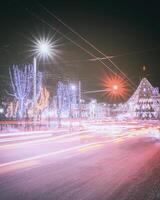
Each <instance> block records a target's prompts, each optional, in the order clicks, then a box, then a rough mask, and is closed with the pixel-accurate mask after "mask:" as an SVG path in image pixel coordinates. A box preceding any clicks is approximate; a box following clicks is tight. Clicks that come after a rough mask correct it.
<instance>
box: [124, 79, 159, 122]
mask: <svg viewBox="0 0 160 200" xmlns="http://www.w3.org/2000/svg"><path fill="white" fill-rule="evenodd" d="M127 105H128V112H131V113H133V114H134V115H135V117H137V118H139V119H157V118H159V117H160V116H159V114H160V94H159V91H158V88H154V87H153V86H152V85H151V83H150V82H149V81H148V80H147V79H146V78H143V79H142V80H141V82H140V84H139V86H138V88H137V90H136V91H135V93H134V94H133V95H132V97H131V98H130V99H129V100H128V102H127Z"/></svg>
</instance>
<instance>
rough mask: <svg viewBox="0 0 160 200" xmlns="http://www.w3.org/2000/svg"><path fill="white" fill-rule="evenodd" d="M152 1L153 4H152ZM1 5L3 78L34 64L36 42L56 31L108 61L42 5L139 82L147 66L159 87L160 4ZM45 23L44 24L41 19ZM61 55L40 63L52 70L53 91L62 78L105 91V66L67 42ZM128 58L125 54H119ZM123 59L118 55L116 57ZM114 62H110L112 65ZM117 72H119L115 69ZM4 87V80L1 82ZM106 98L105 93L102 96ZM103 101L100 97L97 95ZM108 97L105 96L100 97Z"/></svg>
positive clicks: (48, 80)
mask: <svg viewBox="0 0 160 200" xmlns="http://www.w3.org/2000/svg"><path fill="white" fill-rule="evenodd" d="M147 2H150V3H147ZM147 2H146V1H145V3H144V1H132V3H131V1H107V0H106V1H101V0H99V1H96V0H94V1H92V0H90V1H87V0H86V1H75V0H74V1H70V0H68V1H61V0H58V1H55V0H54V1H53V0H50V1H49V0H45V1H42V0H39V1H29V0H28V1H27V0H26V1H25V0H23V1H22V0H12V1H7V0H6V1H1V5H0V75H1V76H3V75H5V76H7V74H8V67H9V66H11V65H12V64H20V63H29V62H31V61H32V58H31V57H29V55H30V54H29V52H28V50H29V48H30V45H31V38H32V37H33V36H35V37H36V36H39V35H44V34H46V35H48V34H49V35H51V36H52V35H53V34H54V33H55V31H54V30H53V29H52V28H51V27H49V26H48V25H47V24H46V23H48V24H50V25H51V26H53V27H54V28H55V29H57V30H59V31H61V32H63V33H64V34H66V35H67V36H68V37H69V38H71V39H72V40H74V41H76V42H77V43H79V44H80V45H81V46H83V47H85V48H87V50H89V51H90V52H92V53H94V54H95V55H96V56H99V57H102V56H101V55H100V54H99V53H97V52H96V51H95V50H93V49H92V48H90V47H89V46H87V45H86V44H85V43H84V42H82V41H81V40H80V39H79V38H78V37H75V35H74V34H71V32H70V31H69V30H67V29H66V28H64V27H63V25H62V24H60V23H59V22H57V21H56V20H55V18H54V17H52V16H51V15H49V14H48V13H47V12H46V11H45V10H44V9H43V8H42V7H41V4H42V5H43V6H44V7H46V8H47V9H49V10H50V11H51V12H53V13H54V14H55V15H57V16H58V17H59V18H60V19H61V20H63V21H64V22H65V23H66V24H68V25H69V26H71V27H72V28H73V29H74V30H76V31H77V32H78V33H80V34H81V35H83V36H84V37H85V38H86V39H87V40H89V41H90V42H91V43H93V44H94V45H95V46H96V47H97V48H98V49H99V50H101V51H102V52H103V53H105V54H106V55H109V56H111V55H112V56H115V58H113V61H114V62H115V63H116V64H117V65H118V66H119V68H120V69H121V70H122V71H123V72H124V73H126V75H127V76H128V77H130V78H131V79H132V81H134V83H135V84H138V81H139V79H140V76H142V66H143V65H145V66H146V69H147V72H146V74H147V77H148V79H149V80H150V81H151V83H152V84H153V85H154V86H160V79H159V76H160V67H159V66H160V60H159V54H160V48H159V42H160V25H159V19H160V16H159V15H160V14H159V6H158V5H156V3H154V1H147ZM42 19H43V20H44V21H45V22H42V21H41V20H42ZM56 38H57V39H60V41H59V43H60V44H61V45H60V47H59V48H60V51H61V54H60V56H59V57H58V59H56V61H54V62H52V63H50V64H49V65H48V63H47V64H46V65H44V64H43V65H42V63H40V64H39V67H40V68H41V69H43V70H44V68H45V71H46V72H48V74H49V75H50V76H46V83H47V84H48V85H50V87H52V84H55V82H56V81H57V79H55V78H56V77H63V78H66V77H69V78H71V79H74V80H76V79H80V80H82V87H83V89H84V90H93V89H102V88H103V87H102V86H101V79H102V78H103V75H104V73H106V74H109V71H108V70H107V69H105V67H104V66H103V65H102V64H100V63H99V62H86V61H84V60H86V59H89V58H91V56H89V55H87V54H86V53H84V52H83V51H82V50H80V49H79V48H78V47H76V46H75V45H73V44H72V43H71V42H69V41H67V40H66V39H65V38H63V37H62V38H61V35H60V34H58V33H56ZM117 55H123V56H117ZM116 56H117V57H116ZM107 64H108V63H107ZM112 69H113V70H115V69H114V68H113V66H112ZM1 82H2V83H1V87H2V85H3V88H4V81H2V80H1ZM100 96H101V97H103V95H100ZM96 97H97V95H96ZM100 99H103V98H100Z"/></svg>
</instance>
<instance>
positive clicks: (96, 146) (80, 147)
mask: <svg viewBox="0 0 160 200" xmlns="http://www.w3.org/2000/svg"><path fill="white" fill-rule="evenodd" d="M127 138H129V136H128V135H124V136H121V137H118V138H116V139H111V140H105V141H100V142H92V143H88V144H84V145H78V146H74V147H70V148H67V149H64V150H58V151H54V152H50V153H45V154H41V155H38V156H33V157H29V158H25V159H20V160H16V161H11V162H7V163H3V164H0V170H1V168H3V167H8V166H12V165H17V164H21V163H24V162H28V161H29V162H30V161H35V160H38V159H43V158H47V157H50V156H55V155H59V154H64V153H69V152H72V151H77V152H81V151H86V152H87V151H89V150H93V149H99V148H100V147H103V146H104V145H105V144H109V143H119V142H120V141H124V139H127Z"/></svg>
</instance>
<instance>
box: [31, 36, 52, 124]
mask: <svg viewBox="0 0 160 200" xmlns="http://www.w3.org/2000/svg"><path fill="white" fill-rule="evenodd" d="M33 52H34V58H33V122H34V126H35V125H36V120H37V113H36V104H37V59H38V58H39V59H43V60H44V59H48V58H51V57H52V56H53V55H54V54H55V52H54V44H53V43H52V41H51V39H47V38H46V39H45V38H42V39H37V40H35V41H34V49H33Z"/></svg>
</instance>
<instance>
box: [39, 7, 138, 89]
mask: <svg viewBox="0 0 160 200" xmlns="http://www.w3.org/2000/svg"><path fill="white" fill-rule="evenodd" d="M39 5H40V7H41V8H42V9H44V10H45V11H46V12H47V13H48V14H50V15H51V16H52V17H54V18H55V19H56V20H57V21H59V22H60V23H61V24H63V25H64V26H65V27H66V28H67V29H69V30H70V31H71V32H72V33H74V34H75V35H77V36H78V37H79V38H80V39H82V40H83V41H84V42H85V43H86V44H88V45H89V46H90V47H92V48H93V49H95V50H96V51H97V52H99V53H100V54H101V55H103V56H104V57H105V58H106V59H107V60H108V61H109V62H110V63H111V64H112V65H113V66H114V67H115V68H116V69H117V70H118V71H119V72H120V73H121V74H123V76H124V77H125V78H126V79H127V80H128V81H129V82H130V83H131V84H132V85H133V86H134V87H135V86H136V84H135V83H134V82H133V81H132V80H131V79H130V78H128V76H127V75H126V74H125V73H124V72H123V71H122V70H121V69H120V68H119V67H118V66H117V65H116V64H115V63H114V62H113V61H112V60H111V58H110V57H108V56H106V55H105V54H104V53H103V52H102V51H100V50H99V49H98V48H97V47H95V45H93V44H92V43H91V42H89V41H88V40H87V39H86V38H84V37H83V36H82V35H81V34H79V33H78V32H77V31H75V30H74V29H73V28H71V27H70V26H69V25H67V24H66V23H64V22H63V21H62V20H61V19H60V18H59V17H57V16H56V15H55V14H53V13H52V12H51V11H49V10H48V9H47V8H46V7H44V6H43V5H42V4H41V3H39ZM97 60H98V61H100V62H101V60H100V59H99V58H97Z"/></svg>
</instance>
